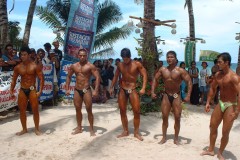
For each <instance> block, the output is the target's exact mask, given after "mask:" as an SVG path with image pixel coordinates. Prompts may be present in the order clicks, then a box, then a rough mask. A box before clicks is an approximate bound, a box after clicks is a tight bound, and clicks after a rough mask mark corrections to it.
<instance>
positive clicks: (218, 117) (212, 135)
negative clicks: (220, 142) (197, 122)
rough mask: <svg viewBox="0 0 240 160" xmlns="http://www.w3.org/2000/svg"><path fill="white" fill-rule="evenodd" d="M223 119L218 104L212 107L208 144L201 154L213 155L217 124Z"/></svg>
mask: <svg viewBox="0 0 240 160" xmlns="http://www.w3.org/2000/svg"><path fill="white" fill-rule="evenodd" d="M222 119H223V113H222V111H221V109H220V106H219V104H217V106H216V107H215V108H214V111H213V113H212V116H211V120H210V145H209V147H208V149H207V150H206V151H203V152H202V153H201V155H202V156H203V155H210V156H214V147H215V142H216V139H217V134H218V126H219V124H220V123H221V121H222Z"/></svg>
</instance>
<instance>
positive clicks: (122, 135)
mask: <svg viewBox="0 0 240 160" xmlns="http://www.w3.org/2000/svg"><path fill="white" fill-rule="evenodd" d="M128 135H129V133H128V131H123V132H122V134H120V135H118V136H117V138H121V137H126V136H128Z"/></svg>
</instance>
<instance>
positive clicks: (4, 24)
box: [0, 0, 9, 48]
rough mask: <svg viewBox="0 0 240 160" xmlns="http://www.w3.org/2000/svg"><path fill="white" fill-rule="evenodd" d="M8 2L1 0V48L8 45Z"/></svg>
mask: <svg viewBox="0 0 240 160" xmlns="http://www.w3.org/2000/svg"><path fill="white" fill-rule="evenodd" d="M7 33H8V14H7V0H0V48H4V46H5V45H6V44H7V43H8V39H9V38H8V34H7Z"/></svg>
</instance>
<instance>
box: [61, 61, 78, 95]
mask: <svg viewBox="0 0 240 160" xmlns="http://www.w3.org/2000/svg"><path fill="white" fill-rule="evenodd" d="M71 64H72V62H71V61H66V60H63V61H62V69H61V72H60V77H61V78H60V80H59V92H58V95H60V96H65V92H66V79H67V74H68V70H69V67H70V65H71ZM75 83H76V75H75V74H73V75H72V78H71V82H70V86H69V87H70V90H71V92H70V97H73V95H74V88H75Z"/></svg>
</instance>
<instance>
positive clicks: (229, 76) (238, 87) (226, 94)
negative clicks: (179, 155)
mask: <svg viewBox="0 0 240 160" xmlns="http://www.w3.org/2000/svg"><path fill="white" fill-rule="evenodd" d="M229 63H230V62H229V61H224V60H223V59H222V57H221V56H220V57H219V58H218V66H219V71H218V72H217V73H216V74H215V76H213V81H212V83H211V88H210V90H209V93H208V98H207V103H206V106H205V111H206V112H207V113H208V112H209V111H210V102H211V100H212V98H213V97H214V96H215V93H216V91H217V87H218V86H219V88H220V93H221V94H220V100H221V101H223V102H232V103H236V102H237V105H233V106H230V107H228V108H227V109H226V110H225V111H224V112H222V111H221V108H220V105H219V103H218V104H217V105H216V106H215V108H214V111H213V113H212V115H211V120H210V144H209V147H208V149H207V150H206V151H203V152H202V153H201V155H202V156H203V155H210V156H214V154H215V153H214V147H215V142H216V139H217V134H218V126H219V124H220V123H221V122H222V121H223V126H222V138H221V144H220V148H219V150H218V153H217V157H218V159H219V160H224V157H223V155H222V154H223V151H224V149H225V147H226V146H227V144H228V140H229V133H230V130H231V128H232V125H233V122H234V120H235V119H237V117H238V114H239V111H240V98H239V97H238V95H240V77H239V76H238V75H237V74H236V73H235V72H233V71H232V70H231V69H230V66H229ZM237 97H238V98H237Z"/></svg>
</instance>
